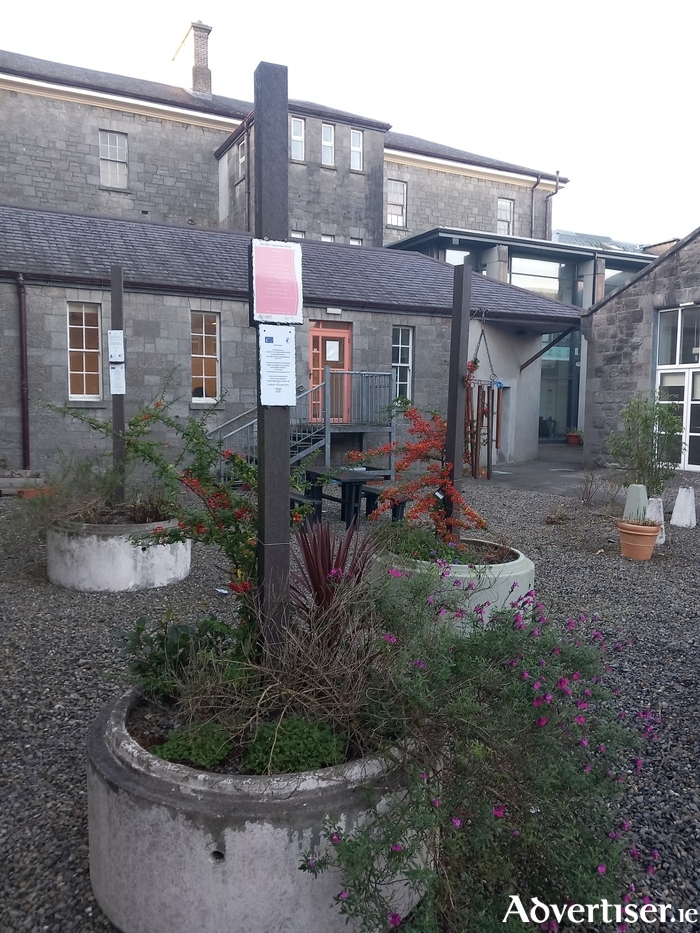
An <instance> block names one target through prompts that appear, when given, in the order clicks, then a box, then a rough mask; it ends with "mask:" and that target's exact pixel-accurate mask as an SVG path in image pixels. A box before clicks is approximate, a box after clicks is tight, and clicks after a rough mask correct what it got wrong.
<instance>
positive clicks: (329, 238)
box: [321, 233, 335, 243]
mask: <svg viewBox="0 0 700 933" xmlns="http://www.w3.org/2000/svg"><path fill="white" fill-rule="evenodd" d="M321 242H322V243H335V237H334V236H333V234H332V233H322V234H321Z"/></svg>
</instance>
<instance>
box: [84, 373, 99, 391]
mask: <svg viewBox="0 0 700 933" xmlns="http://www.w3.org/2000/svg"><path fill="white" fill-rule="evenodd" d="M85 394H86V395H99V394H100V377H99V376H98V375H97V373H88V374H87V375H86V376H85Z"/></svg>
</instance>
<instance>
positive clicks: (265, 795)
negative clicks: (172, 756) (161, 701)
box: [88, 691, 415, 933]
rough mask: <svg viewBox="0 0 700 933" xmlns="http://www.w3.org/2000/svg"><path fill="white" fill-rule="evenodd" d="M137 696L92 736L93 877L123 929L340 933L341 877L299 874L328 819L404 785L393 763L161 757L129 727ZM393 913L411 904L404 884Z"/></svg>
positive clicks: (344, 819)
mask: <svg viewBox="0 0 700 933" xmlns="http://www.w3.org/2000/svg"><path fill="white" fill-rule="evenodd" d="M136 700H137V694H136V693H135V691H132V692H130V693H128V694H126V695H125V696H123V697H122V698H121V699H119V700H118V701H117V702H116V703H114V704H112V705H110V706H108V707H105V709H104V710H103V711H102V712H101V714H100V715H99V717H98V718H97V720H96V721H95V723H94V724H93V726H92V728H91V730H90V734H89V736H88V828H89V836H90V879H91V882H92V888H93V891H94V893H95V897H96V898H97V902H98V904H99V905H100V907H101V908H102V910H103V911H104V913H105V914H106V915H107V917H108V918H109V919H110V920H111V921H112V923H113V924H114V925H115V926H116V927H117V928H118V929H119V930H121V931H122V933H193V931H196V933H222V931H225V933H341V931H345V933H348V931H351V930H354V929H356V927H354V926H353V925H352V924H346V922H345V918H344V917H341V916H340V914H339V913H338V908H337V907H336V906H335V905H334V903H333V897H334V896H335V895H337V894H338V893H339V891H340V890H341V888H342V882H341V877H340V874H339V872H338V871H337V870H336V869H331V870H329V871H327V872H325V873H324V874H322V875H321V876H319V877H318V878H313V877H312V876H311V875H310V874H308V873H306V872H302V871H300V870H299V865H300V862H301V857H302V853H303V852H304V851H307V850H311V849H314V850H315V851H320V848H321V846H322V842H321V839H320V833H321V830H322V827H323V822H324V820H325V819H326V817H329V816H331V817H333V819H335V820H337V821H338V823H339V824H340V825H341V826H343V827H344V828H346V829H351V828H352V827H353V826H355V825H357V824H358V823H361V822H362V821H364V819H366V814H367V808H368V806H369V805H370V804H372V803H378V802H380V801H381V800H382V798H383V797H384V796H385V795H386V794H387V793H388V792H389V791H390V790H391V789H394V788H395V786H396V784H397V772H396V771H388V770H387V765H386V762H382V761H381V760H379V759H364V760H361V761H357V762H354V763H351V764H348V765H339V766H337V767H334V768H325V769H323V770H320V771H309V772H304V773H300V774H288V775H280V776H272V777H258V776H238V775H219V774H211V773H208V772H204V771H197V770H195V769H193V768H187V767H184V766H182V765H176V764H172V763H170V762H166V761H161V760H160V759H159V758H156V757H155V756H154V755H151V754H150V753H149V752H147V751H145V750H144V749H143V748H141V746H140V745H138V743H137V742H135V741H134V740H133V739H132V738H131V736H130V735H129V733H128V731H127V729H126V719H127V716H128V713H129V710H130V709H131V707H132V706H133V704H134V703H135V702H136ZM396 887H397V888H398V890H397V891H396V894H397V895H398V897H397V902H396V908H395V909H396V910H397V911H399V912H402V913H406V912H407V910H408V909H410V907H411V906H412V905H413V904H414V903H415V901H414V900H413V899H411V898H410V896H409V891H408V889H407V888H405V887H401V886H400V885H397V886H396Z"/></svg>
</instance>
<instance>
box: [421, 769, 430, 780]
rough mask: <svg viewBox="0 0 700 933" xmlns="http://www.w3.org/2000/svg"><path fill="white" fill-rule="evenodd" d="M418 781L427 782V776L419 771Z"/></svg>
mask: <svg viewBox="0 0 700 933" xmlns="http://www.w3.org/2000/svg"><path fill="white" fill-rule="evenodd" d="M420 779H421V781H427V780H428V775H427V774H426V773H425V771H421V773H420Z"/></svg>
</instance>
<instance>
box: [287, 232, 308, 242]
mask: <svg viewBox="0 0 700 933" xmlns="http://www.w3.org/2000/svg"><path fill="white" fill-rule="evenodd" d="M290 235H291V237H292V239H293V240H303V239H305V237H306V234H305V233H304V231H303V230H292V231H291V232H290Z"/></svg>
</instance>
